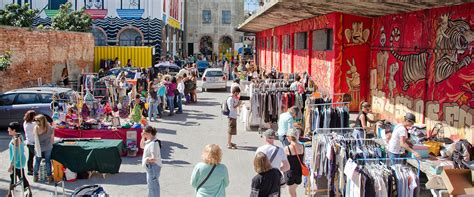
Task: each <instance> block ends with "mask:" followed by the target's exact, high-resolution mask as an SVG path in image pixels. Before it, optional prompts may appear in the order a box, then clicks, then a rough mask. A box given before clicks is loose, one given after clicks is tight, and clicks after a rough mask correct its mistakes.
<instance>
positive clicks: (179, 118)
mask: <svg viewBox="0 0 474 197" xmlns="http://www.w3.org/2000/svg"><path fill="white" fill-rule="evenodd" d="M214 117H216V116H215V115H212V114H207V113H202V112H201V113H200V112H197V113H189V112H188V111H187V110H184V113H182V114H175V115H173V116H168V113H165V114H164V115H163V116H162V118H161V120H160V121H159V122H163V123H170V124H180V125H183V126H196V125H197V122H190V121H187V120H189V119H195V120H210V119H214ZM167 120H170V121H173V122H167Z"/></svg>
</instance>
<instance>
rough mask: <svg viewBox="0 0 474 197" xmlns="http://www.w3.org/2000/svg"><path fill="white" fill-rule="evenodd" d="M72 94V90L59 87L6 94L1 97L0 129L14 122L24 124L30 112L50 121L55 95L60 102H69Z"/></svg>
mask: <svg viewBox="0 0 474 197" xmlns="http://www.w3.org/2000/svg"><path fill="white" fill-rule="evenodd" d="M72 93H73V90H72V89H69V88H58V87H35V88H24V89H16V90H11V91H8V92H5V93H3V94H1V95H0V127H1V128H5V127H7V126H8V124H9V123H10V122H13V121H17V122H20V123H22V122H23V116H24V115H25V113H26V112H27V111H28V110H35V111H36V113H39V114H44V115H46V116H47V118H48V119H50V118H51V115H52V111H51V107H50V106H51V101H52V98H53V95H54V94H57V95H58V96H59V100H67V99H69V98H70V95H71V94H72Z"/></svg>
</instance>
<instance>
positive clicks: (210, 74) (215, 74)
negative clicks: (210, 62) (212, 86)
mask: <svg viewBox="0 0 474 197" xmlns="http://www.w3.org/2000/svg"><path fill="white" fill-rule="evenodd" d="M222 76H224V73H222V71H218V70H212V71H207V72H206V77H222Z"/></svg>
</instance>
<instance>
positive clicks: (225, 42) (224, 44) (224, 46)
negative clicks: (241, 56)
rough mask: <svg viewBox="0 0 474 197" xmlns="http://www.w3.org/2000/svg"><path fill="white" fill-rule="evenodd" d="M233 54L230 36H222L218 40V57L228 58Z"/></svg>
mask: <svg viewBox="0 0 474 197" xmlns="http://www.w3.org/2000/svg"><path fill="white" fill-rule="evenodd" d="M233 54H234V49H233V42H232V38H231V37H229V36H222V37H221V39H220V40H219V58H220V59H222V58H223V57H224V56H225V57H226V58H227V59H228V60H230V59H231V58H232V56H233Z"/></svg>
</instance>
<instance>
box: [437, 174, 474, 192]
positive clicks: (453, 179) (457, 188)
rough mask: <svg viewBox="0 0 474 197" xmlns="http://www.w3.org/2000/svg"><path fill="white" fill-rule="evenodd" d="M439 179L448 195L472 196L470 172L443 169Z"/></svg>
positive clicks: (472, 188)
mask: <svg viewBox="0 0 474 197" xmlns="http://www.w3.org/2000/svg"><path fill="white" fill-rule="evenodd" d="M441 177H442V178H443V182H444V185H445V186H446V188H447V189H448V192H449V194H451V195H462V194H474V186H473V185H472V183H471V170H467V169H445V170H444V171H443V173H441Z"/></svg>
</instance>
